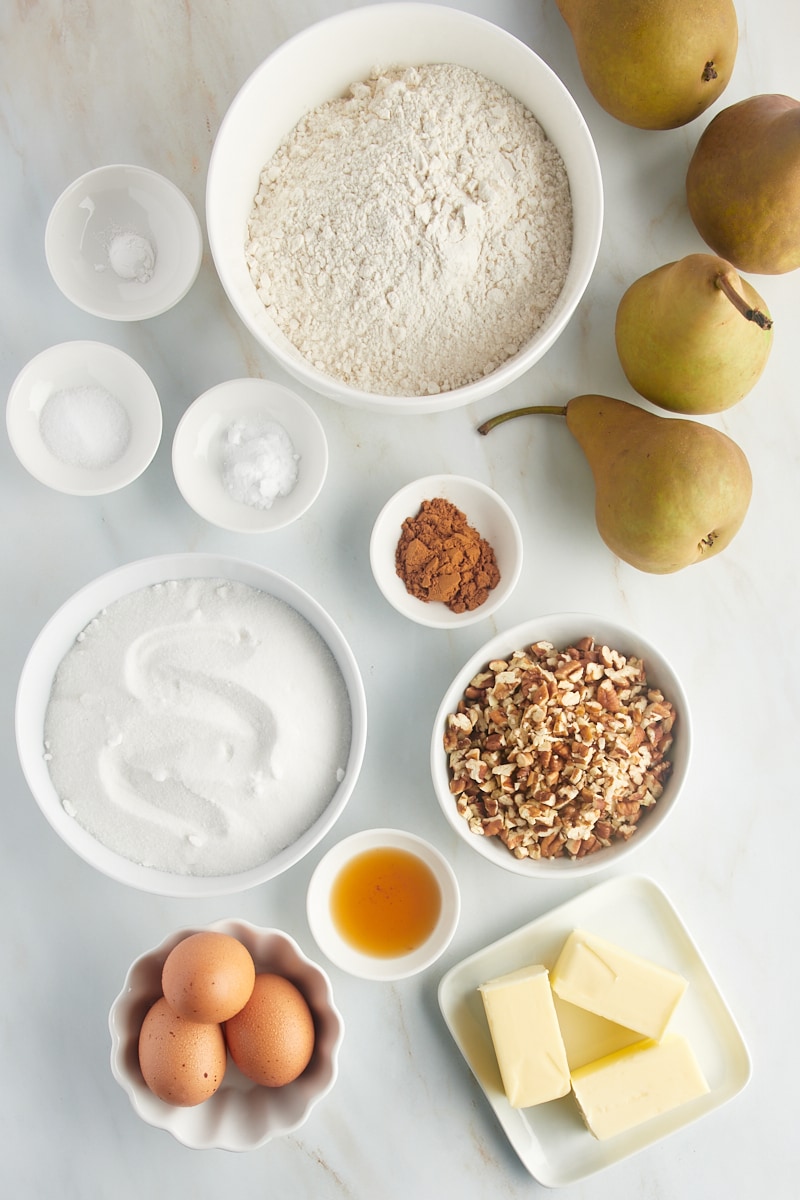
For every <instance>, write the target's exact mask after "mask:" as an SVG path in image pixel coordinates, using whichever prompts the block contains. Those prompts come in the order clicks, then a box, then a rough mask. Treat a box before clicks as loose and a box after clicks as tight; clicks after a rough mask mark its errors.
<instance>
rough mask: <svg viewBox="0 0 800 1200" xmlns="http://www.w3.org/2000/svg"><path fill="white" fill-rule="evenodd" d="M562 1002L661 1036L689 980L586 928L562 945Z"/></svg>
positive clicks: (557, 985)
mask: <svg viewBox="0 0 800 1200" xmlns="http://www.w3.org/2000/svg"><path fill="white" fill-rule="evenodd" d="M550 982H551V985H552V988H553V991H554V992H555V993H556V995H557V996H560V997H561V999H562V1000H568V1001H569V1003H570V1004H577V1005H579V1007H581V1008H586V1009H588V1010H589V1012H593V1013H597V1015H598V1016H600V1017H605V1018H606V1020H608V1021H614V1022H616V1024H617V1025H624V1026H625V1027H626V1029H633V1030H634V1031H635V1032H636V1033H639V1034H641V1035H642V1037H648V1038H653V1039H655V1040H656V1041H658V1039H659V1038H661V1037H663V1035H664V1031H665V1029H666V1028H667V1025H668V1023H669V1019H670V1017H671V1016H672V1014H673V1012H674V1011H675V1008H676V1007H677V1004H678V1001H679V1000H680V998H681V996H682V995H683V993H684V992H685V991H686V988H687V987H688V981H687V980H686V979H684V978H683V976H682V975H678V974H677V973H676V972H675V971H670V970H668V969H667V968H666V967H661V966H659V965H658V964H657V963H652V962H649V961H648V960H647V959H645V958H640V957H639V956H638V955H636V954H631V953H630V951H628V950H623V949H622V948H621V947H620V946H615V945H613V944H612V943H611V942H607V941H605V940H604V939H603V938H599V937H596V936H595V935H594V934H592V933H586V932H585V931H584V930H582V929H575V930H573V931H572V933H571V934H570V935H569V937H568V938H567V940H566V942H565V943H564V945H563V947H562V950H561V953H560V954H559V956H558V960H557V962H556V964H555V966H554V967H553V973H552V977H551V981H550Z"/></svg>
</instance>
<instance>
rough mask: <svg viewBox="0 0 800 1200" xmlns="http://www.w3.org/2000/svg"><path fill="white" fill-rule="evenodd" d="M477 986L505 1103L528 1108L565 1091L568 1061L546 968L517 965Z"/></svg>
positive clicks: (568, 1085) (568, 1083)
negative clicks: (495, 1057) (504, 1094)
mask: <svg viewBox="0 0 800 1200" xmlns="http://www.w3.org/2000/svg"><path fill="white" fill-rule="evenodd" d="M478 990H479V991H480V993H481V997H482V998H483V1006H484V1009H485V1011H486V1019H487V1021H488V1023H489V1032H490V1034H491V1037H492V1043H493V1045H494V1050H495V1054H496V1056H497V1065H498V1066H499V1068H500V1078H501V1079H502V1081H503V1089H504V1091H505V1093H506V1096H507V1098H508V1102H509V1104H511V1105H512V1107H513V1108H528V1107H530V1106H531V1105H533V1104H543V1103H544V1102H545V1101H547V1100H557V1099H558V1098H559V1096H566V1095H567V1093H568V1092H569V1090H570V1086H571V1085H570V1076H569V1065H568V1063H567V1055H566V1051H565V1049H564V1042H563V1040H562V1037H561V1031H560V1029H559V1026H558V1019H557V1017H556V1010H555V1005H554V1003H553V994H552V992H551V991H550V979H549V975H548V971H547V968H546V967H543V966H541V965H539V964H536V965H533V966H528V967H523V968H521V969H520V970H519V971H512V972H511V973H510V974H508V975H501V976H499V977H498V978H497V979H490V980H489V981H488V982H487V983H484V984H481V986H480V987H479V989H478Z"/></svg>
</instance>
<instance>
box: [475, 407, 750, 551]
mask: <svg viewBox="0 0 800 1200" xmlns="http://www.w3.org/2000/svg"><path fill="white" fill-rule="evenodd" d="M528 413H553V414H555V415H557V416H563V417H566V421H567V428H568V429H569V431H570V433H571V434H572V435H573V437H574V438H575V440H576V441H577V442H578V444H579V446H580V447H581V449H582V450H583V452H584V454H585V455H586V459H587V461H588V463H589V466H590V467H591V469H592V475H593V476H594V485H595V520H596V521H597V529H598V532H599V534H600V536H601V538H602V539H603V541H604V542H605V543H606V545H607V546H608V547H609V549H610V550H612V551H613V552H614V554H616V555H617V556H618V557H619V558H621V559H623V560H624V561H625V562H627V563H630V564H631V566H633V567H636V568H637V569H638V570H640V571H647V572H649V573H651V574H654V575H667V574H670V573H672V572H674V571H680V570H682V568H683V567H688V566H691V565H692V563H697V562H704V561H705V560H706V559H709V558H713V557H714V555H716V554H719V552H720V551H721V550H724V549H725V547H726V546H727V545H728V544H729V543H730V542H731V541H732V539H733V538H734V536H735V535H736V533H737V532H738V530H739V529H740V528H741V525H742V522H743V521H744V518H745V515H746V513H747V509H748V507H749V505H750V497H751V494H752V490H753V480H752V475H751V473H750V465H749V463H748V461H747V459H746V457H745V455H744V453H743V451H742V450H741V449H740V447H739V446H737V444H736V442H734V441H733V440H732V439H731V438H729V437H728V436H727V435H726V434H724V433H721V432H720V431H719V430H717V429H712V428H711V427H710V426H708V425H703V424H701V423H700V422H699V421H689V420H686V419H685V418H682V417H661V416H658V415H657V414H655V413H651V412H647V411H646V410H645V409H643V408H639V407H638V406H637V405H635V404H628V403H627V401H625V400H615V399H613V398H612V397H610V396H596V395H583V396H575V397H574V398H573V399H572V400H570V401H569V402H568V403H567V404H566V405H564V406H558V405H534V406H531V407H526V408H518V409H514V410H512V411H510V412H506V413H501V414H500V415H499V416H496V417H492V418H490V419H489V420H488V421H484V423H483V424H482V425H480V426H479V427H478V431H479V433H489V431H490V430H491V429H494V428H495V427H496V426H497V425H499V424H500V423H501V422H503V421H507V420H510V419H511V418H512V417H517V416H522V415H525V414H528Z"/></svg>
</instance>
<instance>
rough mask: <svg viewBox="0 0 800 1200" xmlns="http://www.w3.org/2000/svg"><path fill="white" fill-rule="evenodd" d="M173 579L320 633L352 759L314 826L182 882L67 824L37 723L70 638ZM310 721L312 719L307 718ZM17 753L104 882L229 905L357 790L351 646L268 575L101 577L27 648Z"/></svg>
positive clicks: (356, 687)
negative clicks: (335, 677) (210, 583)
mask: <svg viewBox="0 0 800 1200" xmlns="http://www.w3.org/2000/svg"><path fill="white" fill-rule="evenodd" d="M171 579H229V580H233V581H236V582H239V583H244V584H248V585H249V586H250V587H254V588H258V589H260V590H262V591H264V592H266V593H267V594H268V595H270V596H274V597H275V598H276V599H278V600H282V601H283V602H284V603H286V604H288V605H289V606H290V607H291V608H294V609H295V610H296V611H297V612H298V613H299V614H300V615H301V616H302V617H304V618H305V619H306V621H308V622H309V624H310V625H311V626H313V628H314V629H316V631H317V632H318V633H319V635H320V637H321V638H322V639H323V641H324V642H325V644H326V645H327V647H328V649H329V650H330V652H331V654H332V655H333V657H334V658H335V660H336V663H337V665H338V667H339V670H340V671H341V674H342V677H343V679H344V682H345V686H346V689H347V694H348V699H349V702H350V718H351V736H350V750H349V754H348V759H347V763H346V766H345V768H344V774H343V776H342V778H341V780H340V782H339V784H338V787H337V788H336V790H335V791H334V793H333V795H332V796H331V798H330V801H329V803H328V804H327V806H326V807H325V809H324V810H323V811H322V813H321V814H320V816H319V817H318V818H317V820H316V821H314V823H313V824H312V825H311V826H310V827H309V828H308V829H306V831H305V832H304V833H302V834H301V835H300V836H299V837H298V838H297V839H296V840H295V841H293V842H291V843H290V844H289V845H287V846H286V847H285V848H284V849H283V850H279V851H278V852H277V853H275V854H273V855H272V856H271V857H269V858H267V860H266V861H265V862H263V863H262V864H260V865H257V866H255V867H253V868H251V869H249V870H244V871H239V872H236V873H233V874H224V873H220V874H215V875H211V874H210V875H183V874H178V873H174V872H170V871H167V870H159V869H156V868H155V867H150V866H147V865H145V864H142V863H138V862H134V861H132V860H131V859H128V858H125V857H123V856H122V854H119V853H117V852H116V851H114V850H112V849H110V848H109V847H107V846H105V845H104V844H103V843H102V842H101V841H99V840H98V839H97V838H95V837H94V836H92V834H91V833H89V832H88V831H87V830H85V829H84V828H83V827H82V826H81V825H79V824H78V822H77V821H76V820H75V819H74V818H73V817H72V816H70V815H69V814H68V813H67V811H66V810H65V808H64V805H63V804H62V802H61V798H60V797H59V795H58V793H57V791H56V789H55V787H54V785H53V781H52V779H51V777H50V772H49V770H48V767H47V762H46V761H45V756H44V722H45V714H46V712H47V705H48V702H49V699H50V691H51V688H52V684H53V678H54V676H55V674H56V671H57V670H58V667H59V664H60V662H61V660H62V658H63V657H64V655H65V654H66V653H67V651H68V650H69V649H70V648H71V647H72V645H73V644H74V642H75V639H76V637H77V635H78V634H79V633H80V632H81V631H82V630H83V629H85V627H86V626H87V625H88V624H89V622H90V621H91V620H92V619H93V618H94V617H95V616H96V615H97V614H98V613H100V612H101V611H102V610H103V608H105V607H106V606H107V605H109V604H111V603H113V602H114V601H115V600H118V599H120V598H121V597H122V596H127V595H128V594H129V593H131V592H134V591H136V590H138V589H140V588H145V587H148V586H149V585H152V584H157V583H162V582H164V581H166V580H171ZM305 715H306V717H309V715H311V716H312V717H313V709H311V710H310V712H309V713H306V714H305ZM15 733H16V742H17V753H18V756H19V761H20V765H21V767H22V771H23V774H24V776H25V779H26V781H27V783H28V786H29V788H30V790H31V793H32V795H33V798H34V800H35V801H36V803H37V804H38V805H39V808H40V809H41V811H42V813H43V815H44V817H45V818H46V819H47V821H48V822H49V823H50V825H51V826H52V828H53V829H54V830H55V832H56V833H57V834H58V835H59V837H60V838H61V839H62V841H64V842H65V843H66V845H67V846H69V847H70V848H71V849H72V850H74V851H75V853H76V854H78V855H79V856H80V857H81V858H83V859H84V861H85V862H87V863H89V864H90V865H91V866H92V867H94V868H95V869H96V870H98V871H101V872H102V873H103V874H104V875H107V876H109V877H110V878H112V879H115V880H117V881H118V882H119V883H125V884H128V885H129V886H130V887H134V888H138V889H139V890H140V891H143V892H150V893H155V894H157V895H161V896H177V897H192V898H197V897H200V896H222V895H231V894H233V893H236V892H243V891H246V890H247V889H248V888H252V887H256V886H257V885H258V884H260V883H264V882H265V881H266V880H268V879H273V878H275V876H277V875H280V874H281V873H282V872H283V871H286V870H288V869H289V867H291V866H293V865H294V864H295V863H297V862H299V861H300V859H301V858H303V856H304V855H305V854H307V853H308V852H309V850H311V849H313V847H314V846H316V845H317V843H318V842H320V841H321V840H322V838H323V837H324V836H325V834H326V833H328V832H329V830H330V829H332V827H333V826H334V824H335V823H336V821H337V820H338V818H339V817H340V816H341V814H342V812H343V810H344V808H345V805H346V804H347V802H348V800H349V799H350V796H351V794H352V792H353V789H354V787H355V785H356V781H357V779H358V776H359V773H360V771H361V765H362V762H363V759H364V751H365V747H366V739H367V701H366V695H365V692H364V684H363V682H362V679H361V674H360V671H359V668H358V664H357V662H356V659H355V656H354V655H353V652H352V650H351V649H350V646H349V645H348V643H347V641H346V640H345V638H344V636H343V635H342V633H341V631H340V629H339V627H338V626H337V625H336V624H335V623H334V621H333V620H332V618H331V617H330V616H329V615H328V613H327V612H326V611H325V610H324V609H323V608H322V607H321V605H320V604H319V603H318V602H317V601H316V600H314V599H313V598H312V597H311V596H310V595H309V594H308V593H307V592H305V591H303V589H302V588H300V587H298V585H297V584H295V583H292V582H291V581H290V580H289V579H286V578H284V577H283V576H281V575H278V574H276V573H275V572H274V571H271V570H269V568H267V567H262V566H259V565H258V564H256V563H250V562H246V561H242V560H238V559H234V558H227V557H225V556H222V555H214V554H191V553H190V554H173V555H161V556H157V557H155V558H146V559H141V560H139V561H137V562H132V563H127V564H126V565H125V566H122V567H117V568H116V569H115V570H113V571H109V572H108V573H107V574H105V575H101V576H99V577H98V578H97V579H95V580H93V581H92V582H91V583H89V584H87V585H86V586H85V587H83V588H81V589H80V590H79V591H78V592H76V593H75V594H74V595H73V596H71V597H70V599H68V600H67V601H66V602H65V603H64V604H63V605H62V606H61V607H60V608H59V609H58V610H57V612H56V613H55V614H54V615H53V616H52V617H51V618H50V620H49V621H48V622H47V624H46V625H45V626H44V628H43V629H42V631H41V633H40V634H39V636H38V637H37V639H36V641H35V642H34V644H33V646H32V647H31V649H30V651H29V653H28V656H27V658H26V660H25V664H24V666H23V669H22V673H21V675H20V680H19V685H18V687H17V700H16V709H15Z"/></svg>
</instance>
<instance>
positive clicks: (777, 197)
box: [686, 95, 800, 275]
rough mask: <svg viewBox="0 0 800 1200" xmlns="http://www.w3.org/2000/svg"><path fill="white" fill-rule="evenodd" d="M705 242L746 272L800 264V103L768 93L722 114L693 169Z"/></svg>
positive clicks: (693, 204) (696, 215)
mask: <svg viewBox="0 0 800 1200" xmlns="http://www.w3.org/2000/svg"><path fill="white" fill-rule="evenodd" d="M686 199H687V202H688V205H689V213H690V214H691V218H692V220H693V221H694V223H695V225H696V226H697V230H698V233H699V234H700V236H701V237H702V239H703V241H704V242H705V243H706V244H707V245H708V246H710V247H711V249H712V250H713V251H714V252H715V253H716V254H719V255H721V257H722V258H725V259H727V260H728V262H730V263H732V264H733V265H734V267H736V269H737V270H739V271H747V272H752V273H753V274H755V275H783V274H785V273H786V272H787V271H794V270H796V269H797V267H800V101H797V100H794V99H792V97H791V96H780V95H763V96H751V97H750V98H749V99H747V100H740V101H739V103H738V104H732V105H730V107H728V108H724V109H723V110H722V111H721V112H719V113H717V115H716V116H715V117H714V119H713V120H712V121H711V122H710V123H709V124H708V126H707V127H706V129H705V130H704V131H703V133H702V135H701V137H700V140H699V141H698V143H697V146H696V147H695V151H694V154H693V155H692V157H691V160H690V162H689V168H688V170H687V172H686Z"/></svg>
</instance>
